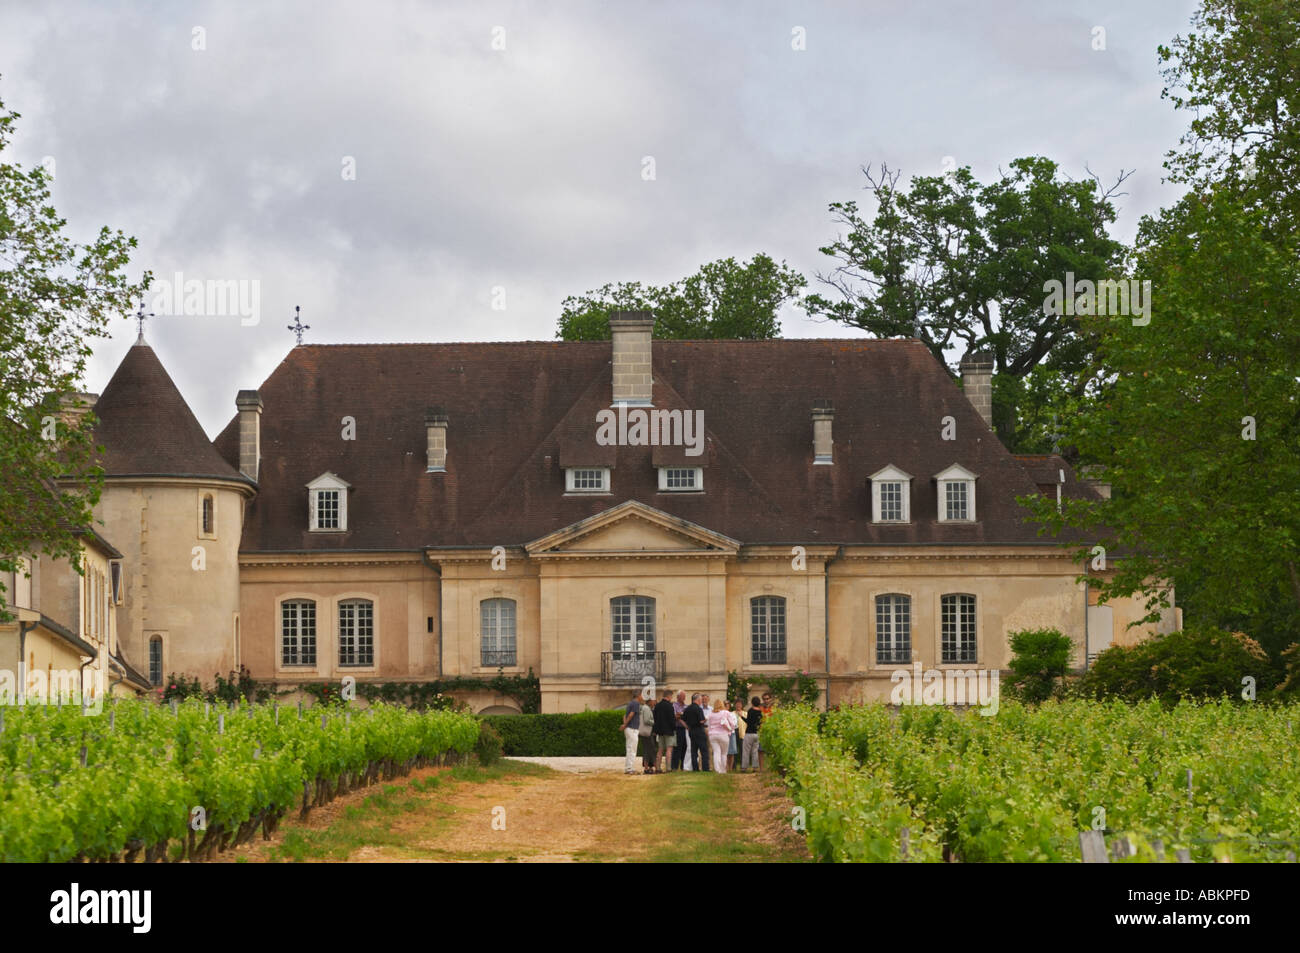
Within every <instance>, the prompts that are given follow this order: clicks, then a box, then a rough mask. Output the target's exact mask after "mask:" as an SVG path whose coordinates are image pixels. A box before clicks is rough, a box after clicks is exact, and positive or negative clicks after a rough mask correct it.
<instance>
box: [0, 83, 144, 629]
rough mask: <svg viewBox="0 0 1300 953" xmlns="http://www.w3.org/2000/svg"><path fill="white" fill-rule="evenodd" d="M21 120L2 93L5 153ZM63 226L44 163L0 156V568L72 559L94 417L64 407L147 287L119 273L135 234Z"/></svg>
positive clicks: (92, 484)
mask: <svg viewBox="0 0 1300 953" xmlns="http://www.w3.org/2000/svg"><path fill="white" fill-rule="evenodd" d="M18 118H19V117H18V114H17V113H13V112H9V111H8V110H6V108H5V107H4V104H3V103H0V152H3V151H4V148H5V147H6V146H7V145H8V144H9V141H10V139H11V137H12V135H13V129H14V124H15V122H16V120H17V119H18ZM65 224H66V222H65V220H64V219H62V218H60V217H59V215H58V213H57V212H56V211H55V209H54V207H53V205H52V204H51V200H50V189H49V178H48V177H47V175H46V173H45V171H44V169H42V168H40V167H33V168H31V169H22V168H19V167H18V166H16V165H12V164H10V163H7V162H0V572H13V571H15V570H18V569H20V568H21V559H22V554H24V553H38V552H44V553H46V554H48V555H50V556H54V557H62V558H67V559H71V560H74V561H75V560H76V558H77V552H78V545H79V544H78V540H77V537H78V535H79V531H80V530H83V529H85V528H87V527H89V526H90V525H91V521H92V512H91V511H92V507H93V506H94V503H95V501H96V500H97V499H98V496H99V485H100V483H99V471H98V468H97V467H96V465H95V462H94V449H95V448H94V446H93V440H92V436H91V428H92V427H93V425H94V418H93V415H92V414H90V413H86V414H84V415H82V416H80V418H78V416H77V415H76V414H65V413H62V412H61V411H62V410H64V409H65V408H66V406H67V404H68V403H69V399H70V398H71V397H72V395H74V394H75V393H76V392H77V391H78V389H79V386H80V383H81V381H82V379H83V377H84V372H85V366H86V358H87V357H88V356H89V355H90V353H91V347H92V343H93V342H94V340H95V339H96V338H101V337H106V336H107V334H108V331H107V326H108V318H109V316H110V315H113V314H123V313H126V312H128V311H129V310H130V306H131V302H132V301H133V300H136V299H137V298H140V297H141V296H142V295H143V294H144V291H145V288H146V287H147V279H146V281H142V282H141V283H139V284H132V283H130V282H129V281H127V279H126V278H125V276H124V274H123V270H124V269H125V268H126V266H127V263H128V261H129V258H130V253H131V249H132V248H134V247H135V239H133V238H128V237H126V236H125V235H123V234H122V233H121V232H115V231H110V230H109V229H108V228H106V227H105V228H102V229H101V230H100V232H99V234H98V236H97V237H96V238H95V240H94V241H93V242H91V243H90V244H81V243H78V242H75V241H73V240H72V239H70V238H68V237H66V236H65V235H64V234H63V228H64V225H65ZM2 593H3V586H2V585H0V594H2ZM0 613H3V599H0Z"/></svg>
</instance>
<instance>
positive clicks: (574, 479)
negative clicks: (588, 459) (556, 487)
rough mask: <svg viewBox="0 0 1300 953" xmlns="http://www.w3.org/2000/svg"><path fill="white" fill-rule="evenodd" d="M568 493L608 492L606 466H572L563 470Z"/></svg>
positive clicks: (607, 471) (607, 470)
mask: <svg viewBox="0 0 1300 953" xmlns="http://www.w3.org/2000/svg"><path fill="white" fill-rule="evenodd" d="M564 475H565V480H566V484H565V487H564V488H565V490H567V491H568V492H569V493H608V492H609V468H608V467H572V468H570V469H568V470H565V471H564Z"/></svg>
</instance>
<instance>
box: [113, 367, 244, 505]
mask: <svg viewBox="0 0 1300 953" xmlns="http://www.w3.org/2000/svg"><path fill="white" fill-rule="evenodd" d="M94 413H95V416H96V417H97V418H98V419H99V423H98V424H97V425H96V427H95V441H96V442H97V443H99V444H102V445H103V447H104V453H103V456H102V457H100V463H101V465H102V466H103V467H104V473H105V475H107V476H201V477H217V478H219V479H223V480H238V481H240V482H242V483H250V482H251V481H250V480H248V479H247V478H246V477H244V476H243V475H242V474H240V472H239V470H238V469H237V468H235V467H232V466H231V465H230V464H229V463H227V462H226V461H225V460H224V459H223V458H222V455H221V454H220V453H218V452H217V450H216V448H215V447H214V446H213V445H212V443H211V442H210V441H209V440H208V437H207V434H205V433H204V432H203V428H202V427H201V426H200V425H199V422H198V420H197V419H195V417H194V414H193V412H192V411H191V410H190V408H189V405H188V404H187V403H185V398H183V397H182V396H181V393H180V391H179V390H177V389H176V385H175V384H174V383H172V379H171V377H170V376H169V375H168V374H167V371H166V369H165V368H164V367H163V366H162V362H161V361H159V360H158V356H157V355H156V354H154V352H153V348H151V347H149V345H147V344H136V345H134V346H133V347H132V348H131V349H130V350H129V351H127V352H126V357H124V358H123V359H122V363H121V364H119V365H118V367H117V370H116V371H115V372H114V374H113V379H112V380H110V381H109V382H108V386H107V387H105V388H104V393H103V394H101V395H100V397H99V400H98V402H97V403H96V404H95V407H94Z"/></svg>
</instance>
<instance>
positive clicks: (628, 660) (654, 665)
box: [600, 652, 666, 685]
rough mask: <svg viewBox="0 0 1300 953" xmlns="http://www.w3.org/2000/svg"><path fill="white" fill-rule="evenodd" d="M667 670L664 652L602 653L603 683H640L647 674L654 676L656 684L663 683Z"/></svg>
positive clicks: (601, 673)
mask: <svg viewBox="0 0 1300 953" xmlns="http://www.w3.org/2000/svg"><path fill="white" fill-rule="evenodd" d="M665 671H666V664H665V661H664V653H663V652H601V653H600V683H601V684H602V685H640V684H641V680H642V679H643V678H645V677H646V676H649V677H650V678H653V679H654V680H655V683H656V684H663V682H664V680H665V674H664V673H665Z"/></svg>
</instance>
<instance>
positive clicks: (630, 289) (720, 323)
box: [555, 253, 807, 341]
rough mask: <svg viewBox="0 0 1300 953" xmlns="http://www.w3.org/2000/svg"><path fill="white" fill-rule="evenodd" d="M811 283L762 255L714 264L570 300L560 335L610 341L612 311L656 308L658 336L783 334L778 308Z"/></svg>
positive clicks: (562, 316) (691, 337) (694, 337)
mask: <svg viewBox="0 0 1300 953" xmlns="http://www.w3.org/2000/svg"><path fill="white" fill-rule="evenodd" d="M806 283H807V282H806V281H805V280H804V277H803V276H802V275H801V274H799V273H798V272H796V271H794V270H793V269H791V268H789V267H787V266H786V264H785V262H782V263H781V264H779V265H778V264H777V263H776V262H775V261H773V260H772V259H771V258H770V257H769V256H768V255H764V254H762V253H759V254H757V255H755V256H754V257H753V259H752V260H750V261H749V262H747V263H745V264H740V263H738V262H737V261H736V260H735V259H734V258H723V259H721V260H719V261H715V262H710V263H709V264H706V265H704V266H703V267H701V268H700V270H699V271H698V272H696V273H695V274H693V275H691V276H689V277H687V278H683V279H682V280H681V281H675V282H673V283H671V284H668V285H663V286H655V285H642V284H641V283H640V282H637V281H631V282H619V283H618V284H615V285H608V284H607V285H605V286H603V287H601V288H599V289H597V290H595V291H589V292H587V293H586V294H584V295H571V296H570V297H568V298H565V299H564V302H563V304H562V311H561V314H560V321H559V328H558V329H557V331H556V335H555V336H556V337H558V338H561V339H563V340H565V341H607V340H609V315H610V312H611V311H626V310H631V311H636V310H647V309H648V310H652V311H654V312H655V318H656V321H655V337H658V338H669V339H676V340H702V339H709V338H730V339H737V338H739V339H746V340H761V339H764V338H774V337H776V336H777V335H778V334H780V333H781V324H780V321H779V320H778V317H777V315H778V312H779V311H780V310H781V306H782V305H784V304H785V303H786V302H787V301H790V300H791V299H793V298H795V297H796V296H797V295H798V294H799V291H800V289H801V288H803V287H804V285H805V284H806Z"/></svg>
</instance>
